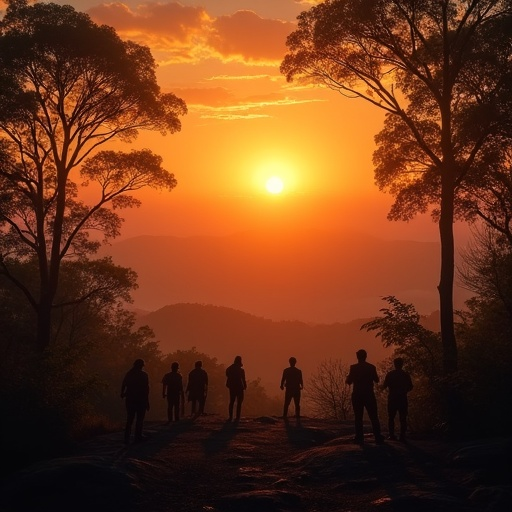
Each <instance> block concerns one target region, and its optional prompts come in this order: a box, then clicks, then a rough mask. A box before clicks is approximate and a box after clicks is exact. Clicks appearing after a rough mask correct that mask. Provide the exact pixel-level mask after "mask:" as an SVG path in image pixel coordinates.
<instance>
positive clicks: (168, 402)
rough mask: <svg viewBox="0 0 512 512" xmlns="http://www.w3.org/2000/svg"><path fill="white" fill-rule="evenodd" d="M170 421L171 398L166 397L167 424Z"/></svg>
mask: <svg viewBox="0 0 512 512" xmlns="http://www.w3.org/2000/svg"><path fill="white" fill-rule="evenodd" d="M171 421H172V397H171V396H169V395H167V423H171Z"/></svg>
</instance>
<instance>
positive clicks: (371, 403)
mask: <svg viewBox="0 0 512 512" xmlns="http://www.w3.org/2000/svg"><path fill="white" fill-rule="evenodd" d="M356 357H357V364H353V365H351V366H350V371H349V374H348V376H347V379H346V381H345V382H346V383H347V384H348V385H351V384H353V388H352V407H353V408H354V423H355V430H356V437H355V442H356V443H358V444H363V442H364V435H363V413H364V409H366V412H367V413H368V417H369V418H370V421H371V424H372V429H373V435H374V436H375V442H376V443H378V444H381V443H383V442H384V437H383V436H382V434H381V432H380V422H379V417H378V415H377V399H376V398H375V393H374V390H373V384H374V383H376V384H377V383H378V382H379V376H378V375H377V369H376V368H375V366H374V365H373V364H370V363H367V362H366V357H367V354H366V350H363V349H361V350H358V351H357V352H356Z"/></svg>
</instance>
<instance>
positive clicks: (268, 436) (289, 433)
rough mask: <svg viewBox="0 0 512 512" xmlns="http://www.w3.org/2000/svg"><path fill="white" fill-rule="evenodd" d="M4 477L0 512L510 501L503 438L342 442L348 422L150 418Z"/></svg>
mask: <svg viewBox="0 0 512 512" xmlns="http://www.w3.org/2000/svg"><path fill="white" fill-rule="evenodd" d="M146 434H147V436H148V437H147V439H146V440H145V441H144V442H143V443H140V444H132V445H129V446H125V445H123V443H122V433H120V432H118V433H112V434H109V435H105V436H100V437H97V438H95V439H92V440H90V441H87V442H85V443H83V444H81V445H80V446H79V447H78V449H77V451H76V453H73V454H71V455H70V456H69V457H66V458H59V459H53V460H48V461H44V462H40V463H38V464H36V465H33V466H31V467H29V468H26V469H25V470H23V471H21V472H17V473H15V474H13V475H11V476H10V477H8V478H7V479H4V481H3V482H2V486H1V488H0V499H1V500H0V510H1V511H2V512H18V511H31V512H40V511H45V512H60V511H69V512H82V511H84V512H85V511H87V512H100V511H123V512H138V511H144V512H172V511H180V512H238V511H240V512H242V511H243V512H252V511H255V512H256V511H257V512H274V511H275V512H279V511H282V512H285V511H304V512H349V511H350V512H356V511H375V512H388V511H407V512H409V511H411V512H422V511H429V512H430V511H433V512H435V511H450V512H459V511H489V512H491V511H492V512H497V511H500V512H501V511H509V510H512V506H511V503H512V478H511V477H512V471H511V469H512V465H511V455H512V442H511V440H510V439H492V440H485V441H480V442H476V441H473V442H466V443H458V444H454V443H450V444H448V443H444V442H440V441H435V440H427V439H415V438H412V439H411V440H410V441H409V442H408V443H407V444H403V443H398V442H392V441H389V442H386V443H385V444H384V445H376V444H375V443H374V441H373V438H372V436H371V435H368V436H367V438H366V441H365V444H364V446H358V445H355V444H353V443H352V437H353V432H352V424H351V423H344V424H340V423H338V422H328V421H326V420H316V419H309V418H304V419H303V420H302V422H301V423H300V424H297V423H296V422H295V420H290V421H289V422H288V423H285V422H283V420H282V419H278V418H274V417H261V418H243V419H242V420H241V421H240V422H239V423H238V424H234V423H227V422H226V421H225V419H224V418H221V417H219V416H214V415H212V416H202V417H199V418H196V419H195V420H192V419H186V420H183V421H181V422H180V423H179V424H172V425H170V426H167V425H165V424H163V423H162V424H149V425H147V428H146Z"/></svg>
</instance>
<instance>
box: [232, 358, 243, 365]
mask: <svg viewBox="0 0 512 512" xmlns="http://www.w3.org/2000/svg"><path fill="white" fill-rule="evenodd" d="M234 363H235V364H237V365H238V366H242V356H236V357H235V361H234Z"/></svg>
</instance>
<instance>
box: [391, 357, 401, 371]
mask: <svg viewBox="0 0 512 512" xmlns="http://www.w3.org/2000/svg"><path fill="white" fill-rule="evenodd" d="M393 364H394V365H395V368H396V369H397V370H401V369H402V368H403V366H404V360H403V359H402V358H401V357H397V358H396V359H395V360H394V361H393Z"/></svg>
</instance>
